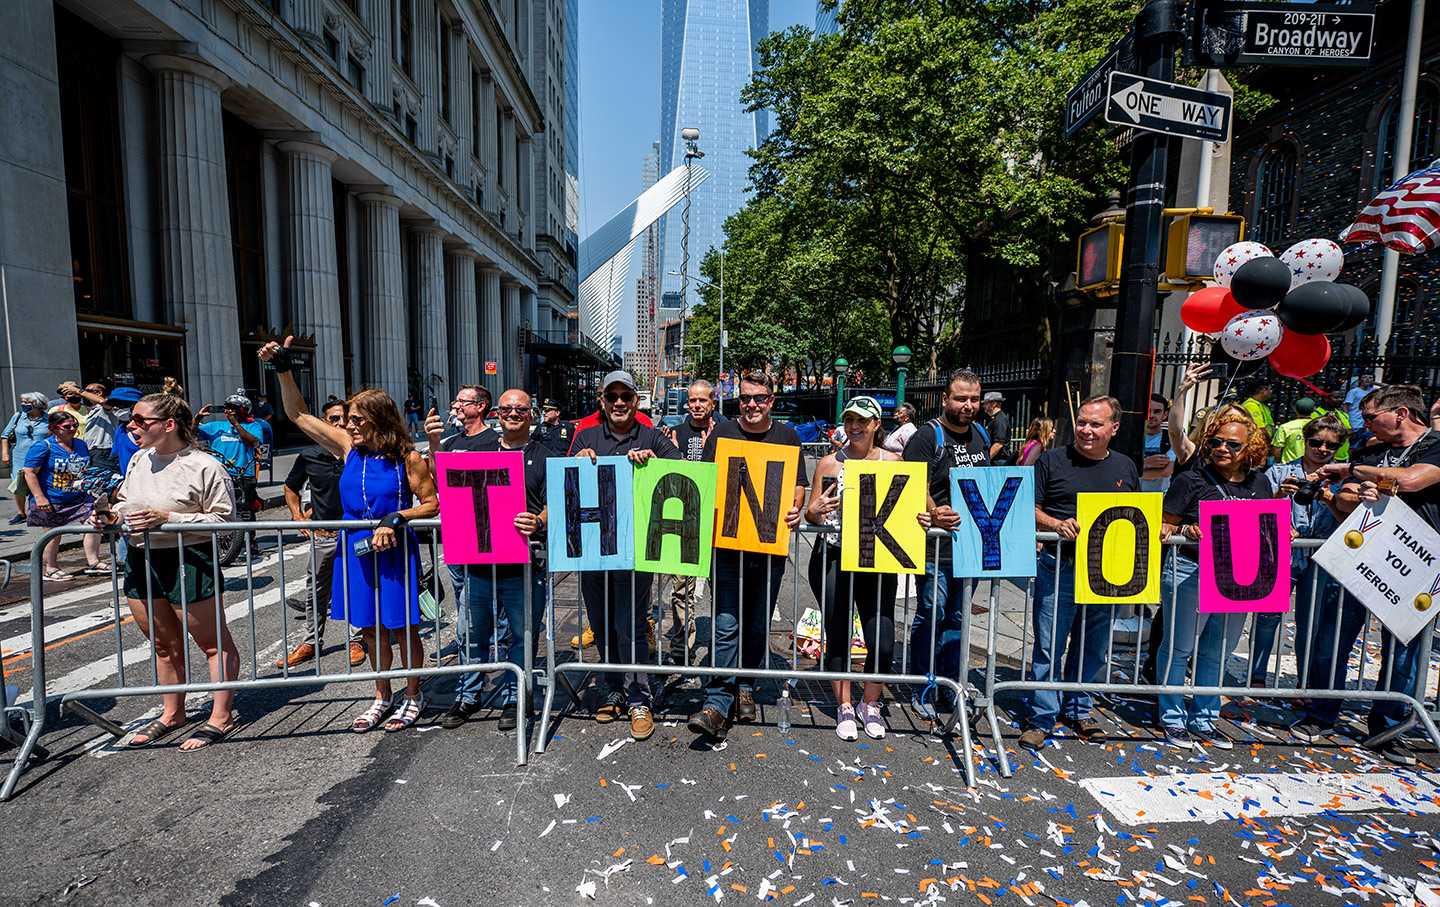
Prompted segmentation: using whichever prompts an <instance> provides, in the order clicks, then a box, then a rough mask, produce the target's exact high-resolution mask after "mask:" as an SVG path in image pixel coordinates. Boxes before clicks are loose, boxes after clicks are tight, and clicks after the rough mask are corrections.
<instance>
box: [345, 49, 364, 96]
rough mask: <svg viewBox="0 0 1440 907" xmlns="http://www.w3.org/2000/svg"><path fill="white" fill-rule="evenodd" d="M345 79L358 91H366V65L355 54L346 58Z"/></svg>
mask: <svg viewBox="0 0 1440 907" xmlns="http://www.w3.org/2000/svg"><path fill="white" fill-rule="evenodd" d="M345 81H347V82H349V83H350V84H351V85H353V86H354V87H355V90H356V91H359V92H361V93H363V92H364V91H365V67H364V66H362V65H361V64H360V61H359V60H357V59H355V57H354V56H349V57H346V58H345Z"/></svg>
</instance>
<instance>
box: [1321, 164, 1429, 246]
mask: <svg viewBox="0 0 1440 907" xmlns="http://www.w3.org/2000/svg"><path fill="white" fill-rule="evenodd" d="M1340 238H1341V239H1342V240H1346V241H1349V242H1379V243H1384V244H1385V245H1386V246H1387V247H1389V248H1391V249H1394V250H1395V251H1397V252H1406V253H1409V254H1412V255H1414V254H1418V253H1420V252H1429V251H1430V250H1431V249H1433V248H1435V246H1436V245H1437V244H1440V160H1436V161H1433V162H1431V164H1430V165H1429V166H1428V167H1426V168H1424V169H1423V170H1416V171H1415V172H1414V173H1411V174H1408V175H1407V176H1404V177H1402V178H1401V179H1400V181H1399V182H1397V183H1396V184H1395V185H1393V186H1391V187H1390V188H1388V189H1386V190H1385V191H1384V192H1381V193H1380V194H1379V195H1378V196H1376V197H1375V200H1374V201H1373V202H1371V203H1370V204H1368V205H1366V206H1365V210H1363V211H1361V212H1360V216H1359V217H1357V218H1355V223H1353V224H1351V225H1350V226H1348V227H1346V228H1345V229H1344V231H1343V232H1341V234H1340Z"/></svg>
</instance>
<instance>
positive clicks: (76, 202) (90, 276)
mask: <svg viewBox="0 0 1440 907" xmlns="http://www.w3.org/2000/svg"><path fill="white" fill-rule="evenodd" d="M55 35H56V42H55V44H56V56H57V59H58V63H59V70H60V130H61V134H62V137H63V139H64V143H65V194H66V200H67V203H68V207H69V220H70V262H71V278H72V280H73V282H74V288H75V310H76V311H77V312H82V313H90V314H96V315H110V316H114V317H116V318H130V317H131V316H132V308H131V304H130V282H129V277H128V273H129V272H128V268H127V265H128V258H127V253H126V248H125V206H124V203H123V196H122V189H121V175H120V124H119V107H118V101H117V98H118V92H117V84H118V82H119V75H118V73H119V65H120V48H119V46H118V45H117V44H116V43H115V42H114V41H112V40H111V39H110V38H109V37H108V36H106V35H105V34H103V33H102V32H100V31H98V30H97V29H95V28H93V27H92V26H91V25H90V24H89V23H87V22H85V21H84V20H82V19H80V18H79V17H77V16H74V15H72V14H70V13H68V12H66V11H65V10H63V9H60V8H58V7H57V8H56V10H55Z"/></svg>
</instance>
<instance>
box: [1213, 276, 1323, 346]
mask: <svg viewBox="0 0 1440 907" xmlns="http://www.w3.org/2000/svg"><path fill="white" fill-rule="evenodd" d="M1235 273H1236V274H1239V273H1240V272H1239V271H1236V272H1235ZM1350 306H1351V297H1350V294H1349V293H1348V292H1346V291H1345V290H1343V289H1341V288H1340V287H1339V286H1336V285H1335V284H1333V283H1331V282H1330V281H1328V280H1312V281H1310V282H1309V283H1302V284H1300V286H1298V287H1296V288H1295V289H1293V290H1291V291H1290V292H1289V293H1286V294H1285V299H1284V300H1283V301H1282V302H1281V303H1280V308H1278V309H1276V310H1275V313H1276V314H1277V315H1279V316H1280V323H1281V324H1283V325H1285V329H1286V330H1287V331H1294V332H1295V333H1297V334H1328V333H1330V332H1331V331H1334V330H1338V329H1339V327H1340V325H1341V324H1342V323H1343V322H1344V321H1345V319H1346V318H1348V317H1350Z"/></svg>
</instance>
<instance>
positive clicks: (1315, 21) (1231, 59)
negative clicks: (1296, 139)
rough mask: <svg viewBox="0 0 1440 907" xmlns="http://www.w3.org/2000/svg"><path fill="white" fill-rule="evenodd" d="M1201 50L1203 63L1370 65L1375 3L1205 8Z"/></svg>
mask: <svg viewBox="0 0 1440 907" xmlns="http://www.w3.org/2000/svg"><path fill="white" fill-rule="evenodd" d="M1199 32H1200V34H1199V37H1200V40H1199V46H1198V48H1197V51H1198V55H1199V58H1200V63H1201V65H1202V66H1247V65H1254V64H1262V65H1274V64H1281V65H1283V64H1287V63H1288V64H1298V65H1303V66H1366V65H1368V64H1369V63H1370V51H1371V45H1372V43H1373V40H1374V37H1375V13H1374V8H1373V7H1367V6H1363V5H1356V6H1331V5H1324V4H1318V3H1315V4H1311V3H1305V4H1300V3H1264V4H1255V3H1240V4H1234V5H1229V6H1220V7H1206V8H1205V9H1204V12H1203V13H1202V18H1201V21H1200V29H1199Z"/></svg>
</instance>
